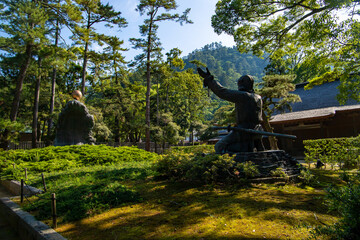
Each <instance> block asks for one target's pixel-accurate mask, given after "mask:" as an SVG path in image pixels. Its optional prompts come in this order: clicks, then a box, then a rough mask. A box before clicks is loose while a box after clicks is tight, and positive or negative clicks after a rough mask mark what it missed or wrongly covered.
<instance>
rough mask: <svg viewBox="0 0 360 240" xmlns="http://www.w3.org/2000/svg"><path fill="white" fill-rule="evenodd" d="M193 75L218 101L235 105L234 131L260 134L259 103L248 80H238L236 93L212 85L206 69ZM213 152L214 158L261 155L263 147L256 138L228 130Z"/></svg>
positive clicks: (212, 81)
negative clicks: (258, 153) (250, 154)
mask: <svg viewBox="0 0 360 240" xmlns="http://www.w3.org/2000/svg"><path fill="white" fill-rule="evenodd" d="M197 71H198V73H199V75H200V76H201V77H203V78H204V86H205V87H209V88H210V89H211V91H213V92H214V93H215V95H216V96H218V97H220V98H221V99H224V100H227V101H230V102H233V103H235V111H236V127H239V128H243V129H251V130H259V131H261V130H262V127H261V124H260V123H261V122H262V100H261V96H260V95H258V94H255V92H254V88H253V85H254V79H253V77H252V76H249V75H244V76H242V77H241V78H239V80H238V90H230V89H227V88H224V87H223V86H221V84H219V83H218V82H216V81H215V80H214V76H213V75H211V73H210V71H209V69H207V68H206V72H204V71H203V70H202V69H201V68H198V69H197ZM215 151H216V153H218V154H224V153H237V152H254V151H264V145H263V143H262V136H261V135H260V134H252V133H249V132H244V131H235V130H232V131H230V133H229V134H228V135H227V136H225V137H224V138H222V139H221V140H220V141H219V142H217V143H216V144H215Z"/></svg>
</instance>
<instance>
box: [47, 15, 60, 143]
mask: <svg viewBox="0 0 360 240" xmlns="http://www.w3.org/2000/svg"><path fill="white" fill-rule="evenodd" d="M59 33H60V28H59V20H57V21H56V32H55V44H54V46H55V47H57V46H58V42H59ZM56 72H57V70H56V67H53V71H52V75H51V97H50V112H49V115H50V116H49V120H48V132H47V143H46V145H50V135H51V130H52V128H53V118H52V114H53V113H54V106H55V87H56Z"/></svg>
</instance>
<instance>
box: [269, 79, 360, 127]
mask: <svg viewBox="0 0 360 240" xmlns="http://www.w3.org/2000/svg"><path fill="white" fill-rule="evenodd" d="M339 84H340V81H334V82H330V83H325V84H322V85H319V86H314V87H313V88H312V89H310V90H304V86H305V85H306V83H302V84H298V85H297V86H296V90H295V91H294V92H293V93H294V94H297V95H299V96H300V98H301V102H298V103H294V104H292V112H287V113H283V114H276V115H274V116H273V117H272V119H271V120H270V122H271V123H273V124H274V123H283V122H291V121H299V120H306V119H318V118H328V117H331V116H334V115H335V114H336V112H339V111H354V110H356V111H358V110H360V103H359V102H356V101H355V100H352V99H350V100H348V101H347V103H346V104H345V105H340V104H339V102H338V100H337V98H336V95H337V94H338V89H337V87H338V86H339Z"/></svg>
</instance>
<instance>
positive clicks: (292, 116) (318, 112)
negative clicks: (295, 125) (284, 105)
mask: <svg viewBox="0 0 360 240" xmlns="http://www.w3.org/2000/svg"><path fill="white" fill-rule="evenodd" d="M341 111H360V104H358V105H350V106H340V107H328V108H320V109H311V110H305V111H297V112H289V113H284V114H278V115H275V116H274V117H273V118H272V119H271V120H270V122H271V123H273V124H274V123H275V124H280V123H284V122H287V123H289V122H292V121H300V120H310V119H311V120H313V119H321V118H329V117H332V116H334V115H335V114H336V113H337V112H341Z"/></svg>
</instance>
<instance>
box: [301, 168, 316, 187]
mask: <svg viewBox="0 0 360 240" xmlns="http://www.w3.org/2000/svg"><path fill="white" fill-rule="evenodd" d="M298 178H299V179H300V181H301V182H303V183H304V184H305V185H312V184H313V183H315V181H316V177H315V175H314V174H313V173H312V172H311V171H310V170H309V169H302V170H301V171H300V175H299V176H298Z"/></svg>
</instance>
